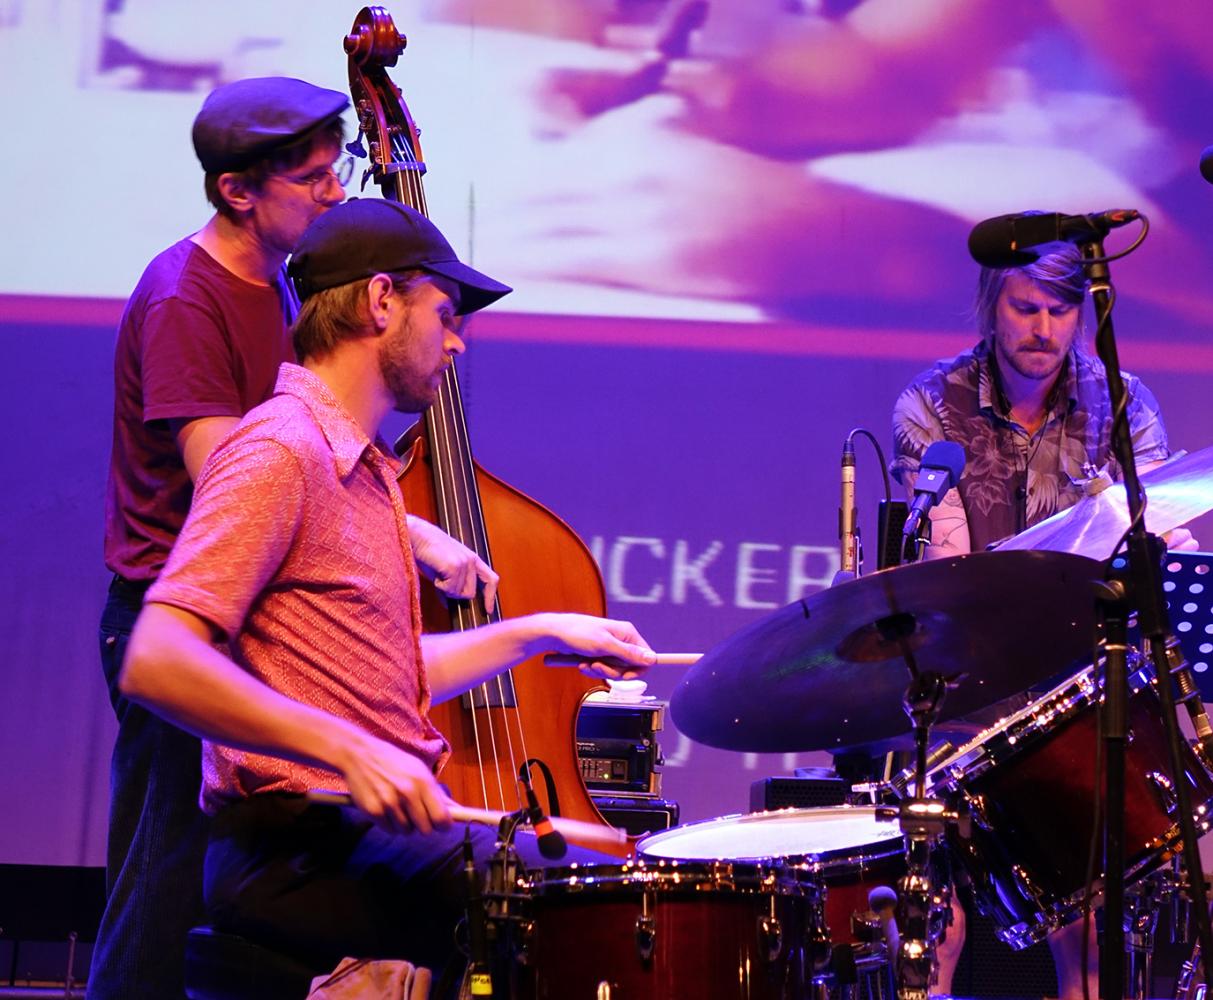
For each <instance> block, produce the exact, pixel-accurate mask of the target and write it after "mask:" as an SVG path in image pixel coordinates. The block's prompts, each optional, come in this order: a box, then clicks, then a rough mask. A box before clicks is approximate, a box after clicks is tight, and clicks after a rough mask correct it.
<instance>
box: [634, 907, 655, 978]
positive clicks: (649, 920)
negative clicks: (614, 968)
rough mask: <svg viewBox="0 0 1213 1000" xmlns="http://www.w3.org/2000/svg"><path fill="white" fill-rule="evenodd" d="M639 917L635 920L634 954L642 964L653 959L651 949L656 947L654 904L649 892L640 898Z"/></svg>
mask: <svg viewBox="0 0 1213 1000" xmlns="http://www.w3.org/2000/svg"><path fill="white" fill-rule="evenodd" d="M640 907H641V910H640V916H638V917H637V918H636V954H637V955H639V956H640V960H641V961H642V962H647V961H649V960H650V959H652V957H653V949H654V948H655V947H656V945H657V921H656V920H655V919H654V917H653V910H654V909H655V907H656V902H655V900H654V899H653V895H652V893H651V892H647V891H646V892H645V894H644V895H643V896H642V897H641V903H640Z"/></svg>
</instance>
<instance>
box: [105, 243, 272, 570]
mask: <svg viewBox="0 0 1213 1000" xmlns="http://www.w3.org/2000/svg"><path fill="white" fill-rule="evenodd" d="M284 287H285V286H283V285H282V284H281V283H280V284H279V285H275V286H265V285H253V284H250V283H249V282H247V281H244V280H242V279H241V278H238V277H236V276H235V275H234V274H232V273H231V272H230V271H228V270H226V269H225V268H224V267H222V266H221V265H220V264H219V263H218V262H217V261H216V260H215V259H214V258H213V257H211V256H210V255H209V254H208V253H207V252H206V251H205V250H203V249H202V248H201V247H199V246H197V245H196V244H194V243H192V242H190V241H189V240H188V239H186V240H182V241H181V242H180V243H176V244H174V245H173V246H171V247H169V248H168V249H167V250H165V251H164V252H163V253H162V254H160V255H159V256H158V257H156V258H155V259H154V260H153V261H152V262H151V263H150V264H148V266H147V270H145V271H144V272H143V277H142V278H140V279H139V284H138V285H137V286H136V287H135V291H134V293H133V294H132V295H131V298H130V301H129V302H127V304H126V310H125V312H124V313H123V315H122V322H121V324H120V326H119V328H118V344H117V348H116V350H115V353H114V439H113V449H112V451H111V453H110V470H109V483H108V486H107V489H106V500H105V564H106V565H107V566H108V567H109V568H110V569H111V570H112V571H113V572H115V573H118V574H120V575H121V576H123V577H125V578H126V579H128V580H135V581H144V580H153V579H155V578H156V577H157V576H158V575H159V573H160V570H161V569H162V568H163V566H164V562H165V559H167V558H168V553H169V549H171V548H172V546H173V542H174V541H175V540H176V538H177V534H178V532H180V530H181V526H182V524H184V523H185V515H186V513H187V512H188V511H189V505H190V498H191V496H192V495H193V485H192V483H191V482H190V477H189V473H188V472H187V471H186V468H185V462H184V461H183V459H182V457H181V453H180V451H179V450H178V448H177V442H176V439H175V437H174V436H173V432H172V430H171V429H170V427H169V421H170V420H191V419H195V418H198V417H242V416H243V415H244V414H245V413H247V412H248V411H249V410H251V409H252V408H253V407H254V406H256V405H257V404H258V403H261V402H263V401H264V400H266V399H268V398H269V397H270V395H271V394H272V393H273V390H274V380H275V378H276V377H277V374H278V366H279V365H280V364H281V363H282V362H283V361H293V360H294V352H293V350H292V348H291V342H290V336H289V334H288V333H287V326H288V323H289V320H290V316H291V310H292V302H293V299H292V298H291V297H290V296H289V294H288V293H287V292H285V291H284Z"/></svg>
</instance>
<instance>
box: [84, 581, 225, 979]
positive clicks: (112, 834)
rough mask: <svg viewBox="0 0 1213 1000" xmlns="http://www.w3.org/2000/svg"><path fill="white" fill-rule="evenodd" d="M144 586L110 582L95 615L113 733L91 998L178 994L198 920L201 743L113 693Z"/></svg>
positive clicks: (202, 838)
mask: <svg viewBox="0 0 1213 1000" xmlns="http://www.w3.org/2000/svg"><path fill="white" fill-rule="evenodd" d="M144 590H145V588H144V587H140V586H137V585H132V584H129V583H127V582H126V581H124V580H121V579H119V578H115V580H114V582H113V583H112V584H111V585H110V590H109V596H108V598H107V600H106V604H105V610H104V612H103V613H102V617H101V663H102V667H103V669H104V671H105V681H106V684H107V686H108V688H109V695H110V702H111V703H112V704H113V706H114V713H115V714H116V715H117V717H118V736H117V739H116V740H115V742H114V753H113V757H112V760H111V764H110V821H109V840H108V844H107V849H106V887H107V898H106V904H105V913H104V915H103V916H102V918H101V926H100V928H99V930H98V933H97V944H96V946H95V948H94V949H93V962H92V968H91V970H90V972H89V982H88V996H89V998H90V1000H111V998H122V1000H130V998H135V997H137V998H147V1000H160V998H164V1000H180V998H182V997H184V995H185V988H184V968H185V936H186V933H187V931H188V930H189V929H190V928H191V927H194V926H196V925H197V924H200V923H202V920H203V907H202V859H203V855H204V853H205V850H206V833H207V823H206V817H205V816H204V815H203V814H202V811H201V810H200V809H199V808H198V791H199V788H200V787H201V782H202V779H201V748H200V744H199V741H198V740H197V739H196V738H195V737H193V736H190V735H189V734H188V733H185V732H182V731H181V730H180V729H177V728H176V727H174V726H170V725H169V724H168V723H166V722H164V721H162V720H161V719H160V718H158V717H157V716H156V715H154V714H152V713H151V712H149V711H147V710H146V709H144V708H141V707H140V706H138V705H135V704H132V703H131V702H129V701H127V700H126V699H125V698H123V697H122V696H121V695H120V694H119V692H118V671H119V669H120V668H121V666H122V657H123V656H124V655H125V653H126V645H127V640H128V639H129V638H130V633H131V628H132V626H133V625H134V622H135V618H136V617H137V616H138V614H139V609H140V607H141V605H142V602H143V592H144Z"/></svg>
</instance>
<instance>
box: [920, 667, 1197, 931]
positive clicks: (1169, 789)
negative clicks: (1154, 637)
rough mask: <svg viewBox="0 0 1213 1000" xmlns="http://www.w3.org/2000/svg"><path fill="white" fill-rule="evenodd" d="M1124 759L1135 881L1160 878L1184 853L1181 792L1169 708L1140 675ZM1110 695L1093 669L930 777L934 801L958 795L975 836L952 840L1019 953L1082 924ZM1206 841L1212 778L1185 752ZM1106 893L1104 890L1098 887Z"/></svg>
mask: <svg viewBox="0 0 1213 1000" xmlns="http://www.w3.org/2000/svg"><path fill="white" fill-rule="evenodd" d="M1130 688H1131V691H1130V698H1129V740H1128V745H1127V747H1126V750H1125V855H1126V871H1125V879H1126V883H1127V884H1133V883H1134V882H1137V881H1138V880H1140V879H1141V878H1143V877H1144V876H1146V875H1149V874H1151V873H1152V872H1154V871H1157V870H1158V869H1159V868H1160V867H1161V866H1162V865H1163V864H1164V863H1165V862H1166V861H1167V859H1169V858H1170V857H1171V856H1172V855H1173V854H1174V853H1175V852H1176V851H1178V849H1179V843H1180V831H1179V824H1178V822H1177V818H1176V815H1175V811H1176V806H1175V804H1176V792H1175V788H1174V785H1173V783H1172V780H1171V778H1170V777H1169V774H1170V771H1171V766H1170V754H1169V749H1168V746H1167V734H1166V729H1165V728H1164V726H1163V722H1162V708H1161V706H1160V704H1159V700H1158V695H1157V693H1156V692H1155V690H1154V686H1153V683H1152V677H1151V672H1150V671H1149V669H1148V668H1147V667H1142V668H1141V669H1139V670H1138V671H1137V672H1135V673H1134V674H1133V675H1132V676H1131V677H1130ZM1100 701H1101V691H1100V687H1099V684H1098V683H1097V679H1096V674H1095V669H1094V668H1093V667H1087V668H1086V669H1085V670H1083V671H1081V672H1080V673H1078V674H1076V675H1075V676H1074V677H1072V678H1070V680H1068V681H1066V682H1065V683H1064V684H1062V685H1060V686H1059V687H1057V688H1055V689H1054V690H1053V691H1050V692H1049V693H1048V694H1047V695H1045V696H1043V697H1042V698H1040V699H1038V700H1037V701H1035V702H1033V703H1032V704H1030V705H1028V706H1027V707H1026V708H1023V709H1021V710H1020V711H1018V712H1016V713H1015V714H1013V715H1011V716H1008V717H1007V718H1005V719H1003V720H1002V721H1000V722H998V723H997V724H996V725H994V726H992V727H990V728H989V729H987V730H986V731H984V732H983V733H981V734H980V735H979V736H978V737H977V738H976V739H974V740H973V741H972V742H970V743H969V744H968V745H966V746H963V747H961V748H960V749H959V750H958V751H956V753H955V754H953V755H952V756H951V757H950V758H949V759H947V760H945V761H944V762H943V763H942V764H940V765H939V766H938V767H937V768H936V769H934V770H933V771H932V772H931V775H930V778H931V787H932V791H933V792H934V794H936V795H938V796H940V797H941V798H942V797H948V796H957V797H959V798H961V799H962V800H963V801H965V802H966V803H967V804H968V806H969V808H970V810H971V812H972V817H973V823H972V835H971V836H970V837H969V839H967V840H961V839H960V838H958V837H956V836H954V835H953V834H952V833H951V832H950V833H949V838H948V839H949V846H950V847H951V848H952V853H953V857H954V859H955V860H956V861H957V862H958V863H959V864H960V866H961V867H962V868H963V869H964V870H965V872H966V874H967V875H968V877H969V880H970V881H971V882H972V885H973V891H974V895H975V897H976V902H977V908H978V909H979V910H980V911H981V912H982V913H984V914H985V915H986V916H988V917H990V918H991V920H993V921H994V924H995V929H996V931H997V933H998V936H999V937H1001V938H1002V939H1003V940H1004V941H1005V942H1006V943H1007V944H1009V945H1010V946H1011V947H1012V948H1016V949H1019V948H1026V947H1028V946H1029V945H1032V944H1035V943H1036V942H1037V941H1043V940H1044V939H1045V937H1046V936H1047V935H1048V934H1049V932H1050V931H1053V930H1055V929H1057V928H1059V927H1062V926H1064V925H1066V924H1068V923H1070V922H1071V921H1073V920H1075V919H1077V918H1078V916H1079V915H1080V913H1081V906H1082V898H1083V894H1084V888H1085V883H1086V864H1087V853H1088V841H1089V838H1090V835H1091V821H1092V802H1093V800H1094V796H1095V790H1096V787H1097V783H1098V776H1097V775H1096V773H1095V744H1096V736H1097V727H1098V714H1099V705H1100ZM1183 780H1186V781H1187V782H1188V784H1189V788H1190V791H1191V797H1192V805H1193V813H1194V816H1193V818H1194V820H1195V822H1196V828H1197V831H1198V833H1202V834H1203V833H1205V832H1207V831H1208V830H1209V826H1210V819H1209V816H1210V809H1211V808H1213V777H1211V776H1210V774H1209V772H1208V771H1207V770H1206V769H1205V767H1204V766H1203V764H1202V763H1201V761H1200V759H1199V758H1198V757H1197V756H1196V754H1195V753H1194V752H1193V750H1192V749H1191V747H1189V746H1187V745H1185V747H1184V773H1183ZM1097 890H1099V894H1098V895H1097V897H1096V900H1097V902H1098V899H1099V896H1100V895H1102V885H1098V886H1097Z"/></svg>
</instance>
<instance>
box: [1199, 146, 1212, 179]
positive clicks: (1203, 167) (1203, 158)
mask: <svg viewBox="0 0 1213 1000" xmlns="http://www.w3.org/2000/svg"><path fill="white" fill-rule="evenodd" d="M1200 176H1201V177H1203V178H1204V179H1205V180H1207V181H1208V182H1209V183H1210V184H1213V146H1206V147H1205V151H1204V152H1203V153H1201V154H1200Z"/></svg>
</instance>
